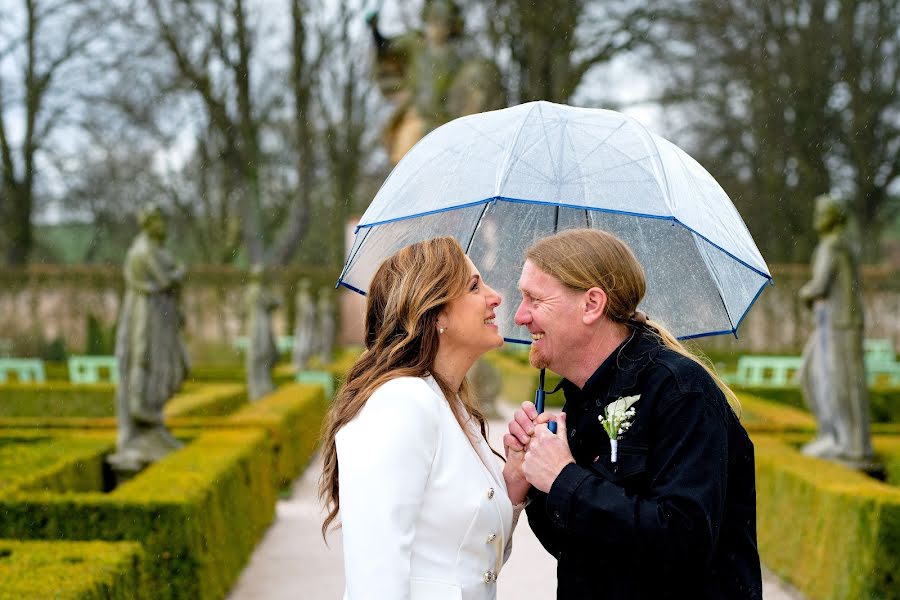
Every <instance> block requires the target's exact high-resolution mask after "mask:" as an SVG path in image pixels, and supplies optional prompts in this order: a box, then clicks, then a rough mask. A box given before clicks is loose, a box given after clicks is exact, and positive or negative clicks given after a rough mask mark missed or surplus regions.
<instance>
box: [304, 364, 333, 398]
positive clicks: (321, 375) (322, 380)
mask: <svg viewBox="0 0 900 600" xmlns="http://www.w3.org/2000/svg"><path fill="white" fill-rule="evenodd" d="M297 383H308V384H312V385H321V386H322V387H323V388H325V397H326V398H331V395H332V394H333V393H334V379H333V378H332V376H331V373H329V372H327V371H300V372H299V373H297Z"/></svg>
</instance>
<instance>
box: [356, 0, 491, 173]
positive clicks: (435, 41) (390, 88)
mask: <svg viewBox="0 0 900 600" xmlns="http://www.w3.org/2000/svg"><path fill="white" fill-rule="evenodd" d="M366 21H367V22H368V23H369V27H370V28H371V30H372V35H373V38H374V40H375V51H376V65H375V77H376V80H377V82H378V87H379V90H380V91H381V93H382V95H384V96H385V97H386V98H387V99H388V100H390V101H391V102H392V103H393V104H394V107H395V109H394V113H393V115H392V116H391V118H390V119H389V121H388V124H387V127H386V128H385V134H384V138H385V145H386V146H387V148H388V155H389V157H390V160H391V162H392V163H393V164H396V163H397V162H399V161H400V159H401V158H402V157H403V155H404V154H406V152H407V151H408V150H409V149H410V148H412V146H413V145H414V144H415V143H416V142H418V141H419V140H420V139H422V137H423V136H425V135H426V134H427V133H428V132H430V131H431V130H433V129H435V128H436V127H438V126H440V125H443V124H444V123H446V122H447V121H450V120H451V119H455V118H457V117H461V116H464V115H470V114H474V113H477V112H482V111H486V110H496V109H498V108H503V107H504V106H506V93H505V91H504V89H503V85H502V83H501V75H500V71H499V69H498V68H497V66H496V65H495V64H494V63H493V62H492V61H490V60H487V59H485V58H482V57H479V56H478V55H477V54H476V53H475V52H474V51H473V50H472V49H471V48H469V47H467V45H466V44H465V43H464V39H465V38H464V36H463V19H462V14H461V11H460V8H459V6H458V5H457V4H456V3H455V2H454V1H453V0H426V1H425V4H424V6H423V8H422V21H423V23H424V25H425V32H424V33H421V32H418V31H412V32H407V33H405V34H403V35H400V36H397V37H394V38H386V37H384V36H383V35H382V34H381V32H380V31H379V30H378V13H377V12H370V13H368V14H367V15H366Z"/></svg>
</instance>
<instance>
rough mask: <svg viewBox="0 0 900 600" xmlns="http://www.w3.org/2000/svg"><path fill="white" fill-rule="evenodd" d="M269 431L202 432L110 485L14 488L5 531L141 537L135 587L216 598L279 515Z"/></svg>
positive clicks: (4, 508)
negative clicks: (105, 489)
mask: <svg viewBox="0 0 900 600" xmlns="http://www.w3.org/2000/svg"><path fill="white" fill-rule="evenodd" d="M268 437H269V436H268V435H267V433H266V432H265V431H262V430H260V429H258V428H253V429H247V430H236V431H224V432H223V431H216V432H208V433H205V434H204V435H202V436H200V437H199V438H197V439H196V440H195V441H194V442H193V443H191V444H190V445H188V446H186V447H185V448H183V449H181V450H179V451H177V452H174V453H172V454H170V455H169V456H167V457H166V458H165V459H163V460H161V461H159V462H158V463H156V464H154V465H153V466H151V467H149V468H148V469H147V470H146V471H144V472H143V473H141V474H140V475H139V476H137V477H135V478H134V479H132V480H131V481H128V482H126V483H125V484H123V485H121V486H119V487H118V488H116V489H115V490H114V491H113V492H111V493H109V494H101V493H87V494H54V493H47V492H43V493H39V492H27V491H13V492H11V493H9V494H6V495H5V496H3V497H2V498H0V514H2V515H3V516H4V518H3V519H2V520H0V537H2V538H17V539H50V540H56V539H65V540H107V541H118V540H137V541H140V542H141V543H142V544H143V545H144V548H145V553H146V559H145V561H144V563H143V564H144V568H145V569H146V572H147V575H148V585H147V586H146V587H143V588H140V589H135V590H133V592H134V595H133V597H136V598H153V599H156V598H163V599H165V598H190V599H195V598H198V599H217V600H218V599H220V598H223V597H224V596H225V594H226V593H227V592H228V590H229V589H230V587H231V586H232V584H233V583H234V581H235V580H236V578H237V577H238V575H239V574H240V571H241V568H242V567H243V566H244V564H245V562H246V560H247V559H248V558H249V556H250V554H251V553H252V551H253V549H254V547H255V546H256V543H257V542H258V541H259V539H260V537H261V536H262V534H263V533H264V532H265V529H266V528H267V527H268V525H269V523H271V521H272V518H273V514H274V506H275V489H274V487H273V485H272V480H273V477H274V475H273V473H272V458H271V452H270V444H269V441H268Z"/></svg>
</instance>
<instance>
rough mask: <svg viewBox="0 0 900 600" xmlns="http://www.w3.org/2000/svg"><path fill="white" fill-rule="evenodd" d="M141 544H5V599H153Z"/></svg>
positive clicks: (1, 598) (1, 562)
mask: <svg viewBox="0 0 900 600" xmlns="http://www.w3.org/2000/svg"><path fill="white" fill-rule="evenodd" d="M143 560H144V556H143V550H142V549H141V545H140V544H138V543H136V542H58V541H57V542H44V541H29V542H23V541H19V540H0V582H3V583H2V585H0V600H23V599H28V598H55V599H59V600H131V599H134V598H138V599H140V598H147V599H150V598H152V597H153V595H152V594H149V593H148V592H150V588H149V587H148V586H147V584H146V581H145V571H144V568H143Z"/></svg>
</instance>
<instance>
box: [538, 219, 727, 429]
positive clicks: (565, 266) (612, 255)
mask: <svg viewBox="0 0 900 600" xmlns="http://www.w3.org/2000/svg"><path fill="white" fill-rule="evenodd" d="M525 257H526V258H527V259H528V260H530V261H531V262H532V263H533V264H534V265H535V266H536V267H538V268H539V269H540V270H542V271H544V272H545V273H548V274H550V275H552V276H553V277H555V278H556V279H558V280H559V281H560V282H561V283H562V284H563V285H565V286H566V287H568V288H569V289H571V290H574V291H578V292H584V291H587V290H589V289H591V288H592V287H598V288H600V289H602V290H603V291H604V292H605V293H606V298H607V300H606V316H607V317H609V318H610V319H612V320H613V321H616V322H618V323H624V324H627V325H629V326H632V327H634V326H635V323H634V321H633V320H632V317H633V315H634V311H635V310H636V309H637V307H638V304H640V302H641V300H643V298H644V294H645V293H646V291H647V281H646V278H645V276H644V269H643V268H642V267H641V264H640V263H639V262H638V260H637V257H636V256H635V255H634V252H632V251H631V248H629V247H628V245H627V244H626V243H625V242H623V241H622V240H620V239H619V238H618V237H616V236H615V235H613V234H611V233H609V232H606V231H601V230H598V229H568V230H565V231H561V232H560V233H557V234H555V235H552V236H550V237H546V238H544V239H542V240H540V241H538V242H536V243H535V244H534V245H533V246H531V248H529V249H528V252H526V254H525ZM647 326H648V330H649V331H651V332H653V333H654V334H655V335H656V336H658V337H659V339H660V341H661V342H662V343H663V344H665V345H666V346H667V347H668V348H670V349H671V350H673V351H674V352H677V353H678V354H681V355H682V356H685V357H687V358H689V359H691V360H693V361H694V362H696V363H697V364H698V365H700V366H701V367H703V369H704V370H705V371H706V372H707V373H708V374H709V376H710V377H712V379H713V381H714V382H715V383H716V385H717V386H718V388H719V389H720V390H722V393H723V394H725V397H726V398H727V399H728V403H729V404H730V405H731V407H732V409H734V411H735V412H736V413H738V414H739V413H740V401H739V400H738V397H737V396H736V395H735V393H734V392H733V391H731V388H729V387H728V386H727V385H726V384H725V382H723V381H722V380H721V379H720V378H719V376H718V375H716V372H715V370H713V368H712V367H711V366H710V365H708V364H706V363H705V362H704V361H703V360H702V359H700V358H699V357H697V356H696V355H694V354H693V353H691V352H690V351H689V350H688V349H687V348H685V347H684V346H683V345H682V344H681V342H679V341H678V339H677V338H676V337H675V336H674V335H672V334H671V333H670V332H669V331H668V330H667V329H666V328H665V327H664V326H663V325H662V324H661V323H660V322H659V321H654V320H652V319H648V321H647Z"/></svg>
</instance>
